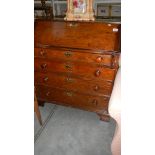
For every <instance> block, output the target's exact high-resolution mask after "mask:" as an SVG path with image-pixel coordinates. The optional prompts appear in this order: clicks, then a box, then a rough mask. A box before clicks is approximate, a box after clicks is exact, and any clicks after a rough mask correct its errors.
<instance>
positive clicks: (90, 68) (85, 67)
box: [34, 58, 115, 81]
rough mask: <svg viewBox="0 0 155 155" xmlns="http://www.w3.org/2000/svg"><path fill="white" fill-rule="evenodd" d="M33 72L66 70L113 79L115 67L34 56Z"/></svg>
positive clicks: (82, 74)
mask: <svg viewBox="0 0 155 155" xmlns="http://www.w3.org/2000/svg"><path fill="white" fill-rule="evenodd" d="M34 70H35V72H44V73H45V72H63V73H64V72H67V73H73V74H77V75H80V76H83V77H86V78H92V79H103V80H108V81H113V80H114V77H115V69H110V68H104V67H102V66H96V65H94V64H91V63H89V64H87V63H76V62H74V63H73V62H64V61H51V60H49V59H43V58H35V61H34Z"/></svg>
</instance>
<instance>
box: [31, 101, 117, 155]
mask: <svg viewBox="0 0 155 155" xmlns="http://www.w3.org/2000/svg"><path fill="white" fill-rule="evenodd" d="M46 106H47V105H46ZM48 106H51V108H50V110H49V111H50V112H49V113H48V116H47V117H46V118H47V119H46V120H45V122H44V125H43V127H41V128H40V130H39V131H40V133H39V134H38V137H37V138H36V140H35V145H34V155H111V150H110V144H111V141H112V137H113V134H114V129H115V122H114V120H112V119H111V120H110V122H108V123H107V122H103V121H100V120H99V117H98V116H97V115H96V114H95V113H92V112H87V111H83V110H78V109H74V108H69V107H63V106H58V105H57V106H54V105H53V104H48ZM46 108H47V107H46ZM47 109H48V108H47ZM47 109H46V110H47ZM46 110H45V111H46ZM44 115H45V113H44ZM36 135H37V133H36Z"/></svg>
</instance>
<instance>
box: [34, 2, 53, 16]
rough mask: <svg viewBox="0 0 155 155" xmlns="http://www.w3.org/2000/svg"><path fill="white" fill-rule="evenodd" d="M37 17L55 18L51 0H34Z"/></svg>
mask: <svg viewBox="0 0 155 155" xmlns="http://www.w3.org/2000/svg"><path fill="white" fill-rule="evenodd" d="M34 17H35V19H53V9H52V6H51V1H49V0H34Z"/></svg>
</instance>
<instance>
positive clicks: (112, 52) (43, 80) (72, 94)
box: [34, 21, 120, 121]
mask: <svg viewBox="0 0 155 155" xmlns="http://www.w3.org/2000/svg"><path fill="white" fill-rule="evenodd" d="M34 46H35V49H34V78H35V79H34V82H35V88H36V95H37V99H38V101H39V102H51V103H55V104H60V105H65V106H71V107H75V108H79V109H83V110H88V111H92V112H95V113H97V114H98V115H99V116H100V119H101V120H104V121H108V120H109V118H110V117H109V114H108V102H109V99H110V95H111V92H112V88H113V82H114V79H115V75H116V72H117V69H118V59H119V55H120V25H119V24H107V23H99V22H98V23H97V22H64V21H36V22H35V32H34Z"/></svg>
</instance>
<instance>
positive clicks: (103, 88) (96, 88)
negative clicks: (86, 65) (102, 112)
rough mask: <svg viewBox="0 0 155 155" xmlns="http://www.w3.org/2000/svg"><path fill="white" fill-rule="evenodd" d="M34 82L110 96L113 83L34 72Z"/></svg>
mask: <svg viewBox="0 0 155 155" xmlns="http://www.w3.org/2000/svg"><path fill="white" fill-rule="evenodd" d="M34 77H35V84H41V85H48V86H51V87H54V88H63V89H66V90H74V91H76V92H81V93H84V94H95V95H107V96H110V94H111V91H112V86H113V83H111V82H108V81H89V80H88V81H86V80H82V79H80V78H75V77H72V76H67V75H66V76H63V75H59V74H54V73H40V72H35V76H34Z"/></svg>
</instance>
